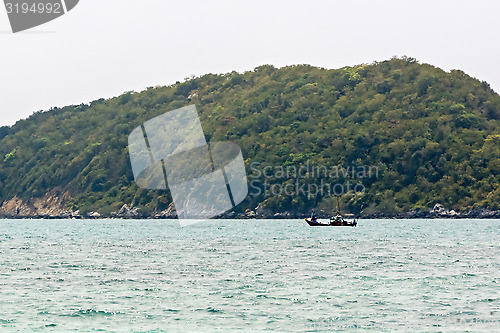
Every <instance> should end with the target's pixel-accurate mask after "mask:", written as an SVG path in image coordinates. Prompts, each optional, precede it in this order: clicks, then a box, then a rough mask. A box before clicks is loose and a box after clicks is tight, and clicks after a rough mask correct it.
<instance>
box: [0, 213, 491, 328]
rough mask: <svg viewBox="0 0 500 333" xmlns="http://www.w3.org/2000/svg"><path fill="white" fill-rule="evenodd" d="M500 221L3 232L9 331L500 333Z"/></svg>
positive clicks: (59, 223) (5, 227) (48, 224)
mask: <svg viewBox="0 0 500 333" xmlns="http://www.w3.org/2000/svg"><path fill="white" fill-rule="evenodd" d="M499 240H500V220H361V221H360V223H359V226H358V227H357V228H351V227H309V226H307V225H306V223H305V222H303V221H301V220H260V221H259V220H211V221H210V222H206V223H202V224H198V225H193V226H189V227H182V228H181V227H180V226H178V224H177V223H176V222H175V221H159V220H156V221H151V220H150V221H127V220H88V221H81V220H51V221H40V220H17V221H15V220H0V262H1V265H0V331H1V332H4V331H5V332H10V331H20V332H26V331H28V332H29V331H41V332H51V331H75V332H87V331H101V332H108V331H109V332H129V331H134V332H232V331H237V330H241V331H254V330H255V331H272V332H293V331H297V332H299V331H306V332H327V331H333V330H337V331H345V332H352V331H360V332H362V331H373V332H392V331H405V332H494V331H497V332H498V331H500V295H499V287H500V286H499V283H500V269H499V268H500V251H499V249H500V241H499Z"/></svg>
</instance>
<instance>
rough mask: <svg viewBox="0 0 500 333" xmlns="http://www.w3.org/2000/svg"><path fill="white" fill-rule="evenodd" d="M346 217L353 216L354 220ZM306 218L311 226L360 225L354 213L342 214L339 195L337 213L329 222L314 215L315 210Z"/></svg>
mask: <svg viewBox="0 0 500 333" xmlns="http://www.w3.org/2000/svg"><path fill="white" fill-rule="evenodd" d="M344 217H346V218H347V217H351V218H352V220H348V219H346V218H344ZM304 220H305V221H306V222H307V224H309V225H310V226H311V227H355V226H357V225H358V222H357V221H356V218H355V217H354V215H353V214H345V215H342V213H341V212H340V203H339V198H338V197H337V213H336V214H335V216H332V217H330V221H329V222H321V221H319V220H318V219H317V218H316V216H314V211H313V212H312V213H311V217H308V218H305V219H304Z"/></svg>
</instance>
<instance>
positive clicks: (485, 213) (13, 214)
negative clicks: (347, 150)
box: [0, 204, 500, 219]
mask: <svg viewBox="0 0 500 333" xmlns="http://www.w3.org/2000/svg"><path fill="white" fill-rule="evenodd" d="M4 206H5V205H4ZM4 206H2V209H0V218H3V219H176V218H177V213H176V211H175V207H174V205H173V204H171V205H170V206H169V207H168V208H167V209H166V210H163V211H160V212H157V213H156V214H147V213H144V212H141V211H140V209H139V208H137V207H130V206H128V205H126V204H125V205H123V206H122V207H121V209H120V210H119V211H118V212H112V213H110V214H103V213H99V212H89V213H86V214H80V212H79V211H68V210H64V209H51V210H49V211H46V212H43V211H42V212H37V213H34V214H33V213H31V212H30V211H26V209H22V208H20V207H15V208H14V209H11V210H6V209H5V207H4ZM26 213H27V214H26ZM305 215H307V214H304V213H300V212H283V213H273V212H270V211H267V210H264V209H260V207H257V208H256V209H255V210H251V209H247V210H246V211H245V212H244V213H236V212H233V211H229V212H227V213H225V214H223V215H221V216H218V217H217V218H220V219H301V218H304V216H305ZM316 215H317V216H318V217H319V218H329V217H330V216H329V214H326V213H322V212H318V213H317V214H316ZM360 218H362V219H495V218H500V211H492V210H488V209H484V208H483V209H477V210H471V211H466V212H456V211H454V210H449V209H446V208H445V207H443V206H442V205H441V204H436V205H435V206H434V208H433V209H430V210H428V211H409V212H406V213H396V214H385V213H375V214H361V215H360Z"/></svg>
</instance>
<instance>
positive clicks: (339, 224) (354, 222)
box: [304, 218, 358, 227]
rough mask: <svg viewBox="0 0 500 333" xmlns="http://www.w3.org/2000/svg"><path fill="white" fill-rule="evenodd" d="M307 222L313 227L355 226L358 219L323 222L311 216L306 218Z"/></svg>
mask: <svg viewBox="0 0 500 333" xmlns="http://www.w3.org/2000/svg"><path fill="white" fill-rule="evenodd" d="M304 220H305V221H306V222H307V224H309V225H310V226H311V227H355V226H356V225H357V224H358V223H357V222H356V221H352V222H347V221H343V222H331V223H322V222H318V221H313V220H311V219H310V218H306V219H304Z"/></svg>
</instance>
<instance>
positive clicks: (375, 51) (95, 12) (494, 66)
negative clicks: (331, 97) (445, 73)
mask: <svg viewBox="0 0 500 333" xmlns="http://www.w3.org/2000/svg"><path fill="white" fill-rule="evenodd" d="M499 14H500V1H499V0H474V1H472V0H470V1H465V0H442V1H440V0H432V1H428V0H418V1H417V0H415V1H406V0H379V1H378V0H363V1H361V0H358V1H356V0H344V1H333V0H330V1H328V0H324V1H315V0H307V1H294V0H286V1H285V0H282V1H278V0H264V1H261V0H251V1H248V0H247V1H239V0H226V1H221V0H217V1H210V0H200V1H189V0H179V1H168V0H133V1H132V0H80V3H79V4H78V5H77V6H76V7H75V8H74V9H73V10H72V11H70V12H69V13H68V14H66V15H64V16H62V17H60V18H58V19H56V20H54V21H51V22H49V23H47V24H45V25H42V26H39V27H36V28H33V29H31V30H29V31H27V32H22V33H17V34H12V32H11V30H10V25H9V21H8V18H7V14H6V11H5V10H4V8H3V7H0V45H1V46H0V50H1V52H0V57H1V58H0V59H1V62H0V66H1V72H0V125H11V124H13V123H15V122H16V121H17V120H19V119H21V118H26V117H28V116H29V115H30V114H32V113H33V112H34V111H37V110H47V109H49V108H50V107H53V106H65V105H70V104H80V103H86V102H90V101H92V100H94V99H98V98H101V97H112V96H117V95H120V94H121V93H123V92H125V91H130V90H135V91H141V90H143V89H145V88H146V87H149V86H154V85H169V84H172V83H175V81H182V80H183V79H184V78H185V77H188V76H190V75H193V74H194V75H197V76H198V75H203V74H206V73H225V72H230V71H232V70H236V71H240V72H242V71H246V70H251V69H253V68H255V67H257V66H259V65H262V64H273V65H275V66H277V67H281V66H285V65H291V64H311V65H315V66H321V67H326V68H339V67H343V66H351V65H357V64H361V63H371V62H373V61H381V60H386V59H389V58H391V57H392V56H395V55H397V56H402V55H407V56H410V57H414V58H417V60H419V61H420V62H425V63H430V64H432V65H435V66H438V67H441V68H443V69H444V70H451V69H461V70H463V71H465V72H466V73H467V74H469V75H471V76H474V77H476V78H478V79H480V80H485V81H487V82H489V83H490V84H491V86H492V88H493V89H495V91H497V92H500V66H498V61H499V59H500V43H499V32H500V19H499V18H498V17H499Z"/></svg>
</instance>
